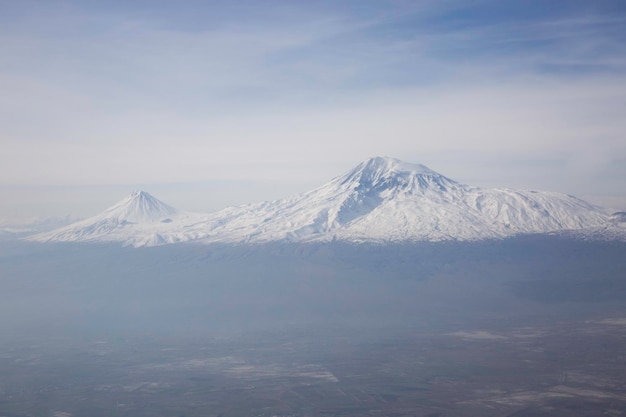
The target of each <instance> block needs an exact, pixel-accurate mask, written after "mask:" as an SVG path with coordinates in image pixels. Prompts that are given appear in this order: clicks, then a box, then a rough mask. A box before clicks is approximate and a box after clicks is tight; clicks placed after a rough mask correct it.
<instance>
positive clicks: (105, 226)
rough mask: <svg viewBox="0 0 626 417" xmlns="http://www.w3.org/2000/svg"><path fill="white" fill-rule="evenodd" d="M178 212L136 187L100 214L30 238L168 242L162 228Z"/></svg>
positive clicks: (136, 242)
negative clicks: (135, 189) (136, 189)
mask: <svg viewBox="0 0 626 417" xmlns="http://www.w3.org/2000/svg"><path fill="white" fill-rule="evenodd" d="M178 215H179V213H178V211H177V210H176V209H175V208H173V207H171V206H169V205H167V204H165V203H163V202H162V201H160V200H158V199H157V198H155V197H153V196H152V195H150V194H148V193H147V192H145V191H134V192H133V193H132V194H130V195H129V196H128V197H126V198H125V199H123V200H121V201H119V202H118V203H117V204H115V205H113V206H111V207H109V208H108V209H106V210H105V211H103V212H102V213H100V214H98V215H96V216H93V217H89V218H87V219H84V220H82V221H79V222H76V223H73V224H70V225H69V226H65V227H62V228H60V229H56V230H53V231H51V232H47V233H41V234H38V235H35V236H33V237H31V238H30V239H31V240H35V241H56V242H82V241H122V242H124V243H126V244H132V245H134V246H144V245H150V244H158V243H167V242H168V241H167V240H166V239H164V238H163V237H162V235H160V234H159V233H158V232H159V231H161V230H162V229H164V228H165V227H164V226H168V225H169V224H170V223H173V222H174V220H173V219H174V218H177V217H178ZM170 229H171V228H170ZM170 242H171V240H170Z"/></svg>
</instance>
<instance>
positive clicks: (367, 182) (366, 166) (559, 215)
mask: <svg viewBox="0 0 626 417" xmlns="http://www.w3.org/2000/svg"><path fill="white" fill-rule="evenodd" d="M621 225H622V223H619V224H618V223H617V222H615V221H614V220H613V221H612V220H611V214H610V213H609V212H608V211H607V210H606V209H603V208H601V207H598V206H594V205H592V204H590V203H587V202H585V201H583V200H580V199H578V198H576V197H573V196H569V195H566V194H561V193H554V192H545V191H534V190H512V189H507V188H493V189H483V188H479V187H473V186H469V185H465V184H461V183H458V182H456V181H454V180H452V179H450V178H448V177H446V176H444V175H442V174H439V173H438V172H436V171H434V170H432V169H430V168H428V167H426V166H424V165H421V164H411V163H407V162H403V161H400V160H398V159H394V158H388V157H374V158H370V159H368V160H365V161H363V162H361V163H360V164H358V165H357V166H356V167H354V168H353V169H351V170H349V171H348V172H346V173H345V174H343V175H341V176H338V177H335V178H333V179H331V180H330V181H329V182H328V183H326V184H324V185H322V186H320V187H317V188H315V189H313V190H310V191H308V192H305V193H302V194H298V195H294V196H291V197H288V198H285V199H282V200H276V201H271V202H261V203H253V204H247V205H242V206H239V207H228V208H225V209H223V210H220V211H218V212H214V213H208V214H198V213H185V212H179V211H177V210H176V209H174V208H173V207H171V206H169V205H167V204H165V203H162V202H161V201H159V200H158V199H156V198H155V197H153V196H151V195H150V194H148V193H145V192H142V191H137V192H134V193H133V194H131V196H129V197H127V198H126V199H124V200H122V201H120V202H119V203H117V204H116V205H114V206H112V207H111V208H109V209H107V210H105V211H104V212H103V213H101V214H100V215H97V216H94V217H91V218H89V219H85V220H83V221H81V222H78V223H75V224H73V225H69V226H66V227H64V228H61V229H58V230H54V231H52V232H48V233H44V234H40V235H36V236H33V237H31V240H35V241H78V242H80V241H98V240H103V241H120V242H122V243H123V244H127V245H133V246H152V245H159V244H165V243H175V242H184V241H198V242H202V243H212V242H227V243H242V242H253V243H254V242H269V241H293V242H306V241H331V240H345V241H351V242H380V243H384V242H390V241H443V240H467V241H471V240H480V239H498V238H504V237H508V236H513V235H516V234H526V233H554V232H561V231H568V230H585V229H590V230H591V229H594V230H600V229H602V228H603V227H613V228H614V229H615V230H616V232H615V233H612V234H611V235H615V234H617V235H620V234H621V233H622V231H621V230H622V226H621Z"/></svg>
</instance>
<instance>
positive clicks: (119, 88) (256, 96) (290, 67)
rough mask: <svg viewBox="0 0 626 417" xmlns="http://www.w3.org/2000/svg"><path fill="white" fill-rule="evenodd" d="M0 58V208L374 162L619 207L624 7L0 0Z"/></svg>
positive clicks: (313, 177) (304, 184) (219, 195)
mask: <svg viewBox="0 0 626 417" xmlns="http://www.w3.org/2000/svg"><path fill="white" fill-rule="evenodd" d="M0 51H1V52H2V53H0V92H1V93H2V94H0V143H1V145H2V153H0V200H1V201H3V203H2V204H0V216H2V214H3V213H4V214H6V215H11V216H16V215H20V214H22V213H29V214H37V215H40V214H41V215H46V214H59V212H61V211H63V210H68V209H71V207H69V206H68V207H64V206H63V204H62V201H60V200H59V201H58V202H56V203H54V204H52V203H50V199H51V198H52V197H50V196H52V195H58V196H59V197H58V198H59V199H61V198H63V199H64V201H74V202H75V201H76V200H80V195H82V194H84V190H85V189H92V190H93V189H97V188H98V187H100V189H101V190H104V191H103V192H102V193H96V194H97V195H99V196H100V197H99V198H98V197H93V196H92V197H90V199H89V203H90V204H93V206H90V205H89V204H87V202H83V203H84V204H83V205H82V206H81V207H85V208H84V210H83V211H81V212H80V213H76V214H81V215H84V214H89V213H88V212H89V211H90V210H95V211H97V208H96V206H98V207H100V208H103V207H104V206H107V205H108V204H109V203H112V202H113V201H115V200H116V199H117V198H118V197H121V196H123V195H124V194H125V193H126V192H127V191H128V192H130V191H131V190H132V189H134V188H136V187H138V186H141V187H143V188H148V191H152V192H154V193H155V194H157V196H159V197H163V198H164V199H165V200H169V202H170V203H171V204H173V205H177V206H179V207H181V208H189V209H215V208H220V207H223V206H224V205H227V204H234V203H239V202H245V201H254V200H258V199H270V198H277V197H281V196H284V195H287V194H290V193H292V192H296V191H304V190H306V189H307V188H309V187H311V186H314V185H318V184H321V183H323V182H325V181H326V180H328V179H329V178H330V177H332V176H335V175H338V174H340V173H342V172H344V171H346V170H348V169H349V168H351V167H352V166H353V165H355V164H357V163H358V162H359V161H360V160H362V159H365V158H367V157H369V156H373V155H388V156H394V157H397V158H400V159H404V160H407V161H411V162H420V163H424V164H426V165H428V166H430V167H431V168H433V169H435V170H437V171H439V172H441V173H443V174H445V175H448V176H450V177H452V178H454V179H457V180H459V181H461V182H466V183H470V184H474V185H482V186H509V187H519V188H537V189H548V190H554V191H562V192H567V193H570V194H575V195H579V196H582V197H584V198H587V199H590V200H591V201H594V202H597V203H601V204H605V205H609V206H613V207H615V208H626V138H625V133H626V3H624V2H623V1H594V2H589V1H551V2H544V1H504V2H503V1H362V0H361V1H316V2H309V1H306V2H305V1H232V2H218V1H213V2H212V1H186V2H178V3H176V2H170V1H167V2H165V1H130V2H129V1H106V2H105V1H28V0H23V1H19V2H15V1H2V0H0ZM177 184H178V186H177ZM180 184H185V186H184V187H183V186H180ZM194 184H195V186H194ZM225 185H227V187H226V188H227V189H228V192H224V191H223V190H224V189H225ZM253 185H254V186H253ZM94 187H95V188H94ZM42 190H45V192H44V191H42ZM59 190H63V192H59ZM72 190H74V191H72ZM80 190H82V191H80ZM181 190H183V191H181ZM198 190H202V193H201V194H202V197H198ZM220 190H222V191H220ZM159 192H161V193H159ZM72 193H74V197H73V198H68V196H70V195H72ZM44 194H45V195H46V196H47V197H45V198H44V197H40V198H39V197H37V196H38V195H40V196H42V195H44ZM90 195H91V194H90ZM207 196H209V197H211V198H210V202H207V200H209V198H208V197H207ZM38 198H39V200H38ZM111 198H112V199H113V200H109V199H111ZM172 199H173V200H175V201H172ZM105 200H107V201H105ZM37 202H38V203H37ZM102 205H104V206H102ZM52 207H55V208H54V210H53V209H52ZM74 207H76V206H74ZM69 211H70V212H71V210H69ZM95 211H94V212H95ZM53 212H54V213H53Z"/></svg>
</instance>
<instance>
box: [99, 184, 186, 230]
mask: <svg viewBox="0 0 626 417" xmlns="http://www.w3.org/2000/svg"><path fill="white" fill-rule="evenodd" d="M176 213H177V212H176V209H175V208H174V207H171V206H168V205H167V204H165V203H163V202H162V201H160V200H158V199H156V198H155V197H153V196H151V195H150V194H148V193H147V192H145V191H134V192H133V193H132V194H131V195H129V196H128V197H126V198H125V199H124V200H122V201H120V202H119V203H117V204H115V205H114V206H112V207H111V208H109V209H107V210H105V211H104V213H102V216H103V217H105V218H107V219H115V220H116V221H118V222H129V223H147V222H155V221H161V220H163V219H164V218H166V217H169V216H173V215H175V214H176Z"/></svg>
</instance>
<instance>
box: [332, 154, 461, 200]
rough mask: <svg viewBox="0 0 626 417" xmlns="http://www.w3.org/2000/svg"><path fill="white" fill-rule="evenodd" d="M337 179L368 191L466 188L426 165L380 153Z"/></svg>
mask: <svg viewBox="0 0 626 417" xmlns="http://www.w3.org/2000/svg"><path fill="white" fill-rule="evenodd" d="M335 181H337V182H338V183H340V184H342V185H347V186H349V187H350V188H352V189H354V190H357V191H361V192H365V193H371V192H383V191H389V192H401V193H412V194H414V193H418V194H423V193H424V192H426V191H427V190H436V191H437V192H446V191H448V190H449V189H456V188H462V187H463V186H462V185H461V184H459V183H457V182H455V181H453V180H451V179H450V178H447V177H445V176H443V175H441V174H439V173H438V172H435V171H433V170H432V169H430V168H428V167H427V166H425V165H422V164H411V163H407V162H403V161H400V160H399V159H395V158H389V157H379V156H378V157H374V158H370V159H367V160H365V161H363V162H361V163H360V164H359V165H357V166H356V167H355V168H354V169H352V170H351V171H349V172H348V173H347V174H345V175H344V176H342V177H339V178H337V179H336V180H335Z"/></svg>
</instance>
